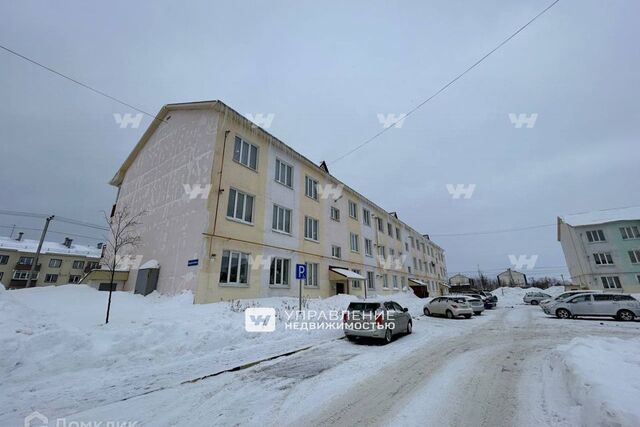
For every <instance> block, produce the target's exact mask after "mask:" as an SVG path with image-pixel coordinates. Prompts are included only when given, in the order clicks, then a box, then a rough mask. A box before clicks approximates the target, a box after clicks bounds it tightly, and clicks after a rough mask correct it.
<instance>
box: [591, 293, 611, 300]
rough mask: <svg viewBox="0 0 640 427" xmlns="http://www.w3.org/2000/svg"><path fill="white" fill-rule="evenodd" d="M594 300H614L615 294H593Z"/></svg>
mask: <svg viewBox="0 0 640 427" xmlns="http://www.w3.org/2000/svg"><path fill="white" fill-rule="evenodd" d="M593 300H594V301H614V300H615V298H614V295H613V294H593Z"/></svg>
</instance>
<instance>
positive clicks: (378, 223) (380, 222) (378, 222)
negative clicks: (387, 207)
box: [376, 216, 384, 233]
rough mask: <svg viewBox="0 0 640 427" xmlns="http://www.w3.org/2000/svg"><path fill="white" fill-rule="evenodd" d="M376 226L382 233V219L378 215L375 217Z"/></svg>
mask: <svg viewBox="0 0 640 427" xmlns="http://www.w3.org/2000/svg"><path fill="white" fill-rule="evenodd" d="M376 227H377V228H378V231H379V232H381V233H384V221H383V220H382V218H380V217H379V216H377V217H376Z"/></svg>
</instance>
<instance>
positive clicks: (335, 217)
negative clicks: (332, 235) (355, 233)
mask: <svg viewBox="0 0 640 427" xmlns="http://www.w3.org/2000/svg"><path fill="white" fill-rule="evenodd" d="M330 215H331V219H332V220H334V221H340V209H338V208H334V207H333V206H331V214H330Z"/></svg>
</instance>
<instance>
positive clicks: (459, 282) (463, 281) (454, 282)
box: [449, 273, 473, 286]
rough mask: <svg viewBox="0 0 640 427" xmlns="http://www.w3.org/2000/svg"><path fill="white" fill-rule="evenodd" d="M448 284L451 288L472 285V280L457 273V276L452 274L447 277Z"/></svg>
mask: <svg viewBox="0 0 640 427" xmlns="http://www.w3.org/2000/svg"><path fill="white" fill-rule="evenodd" d="M449 284H450V285H451V286H467V285H473V279H471V278H469V277H467V276H464V275H462V274H460V273H458V274H454V275H453V276H451V277H449Z"/></svg>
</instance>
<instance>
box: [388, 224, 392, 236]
mask: <svg viewBox="0 0 640 427" xmlns="http://www.w3.org/2000/svg"><path fill="white" fill-rule="evenodd" d="M387 234H388V235H389V236H391V237H393V225H391V223H390V222H388V223H387Z"/></svg>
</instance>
